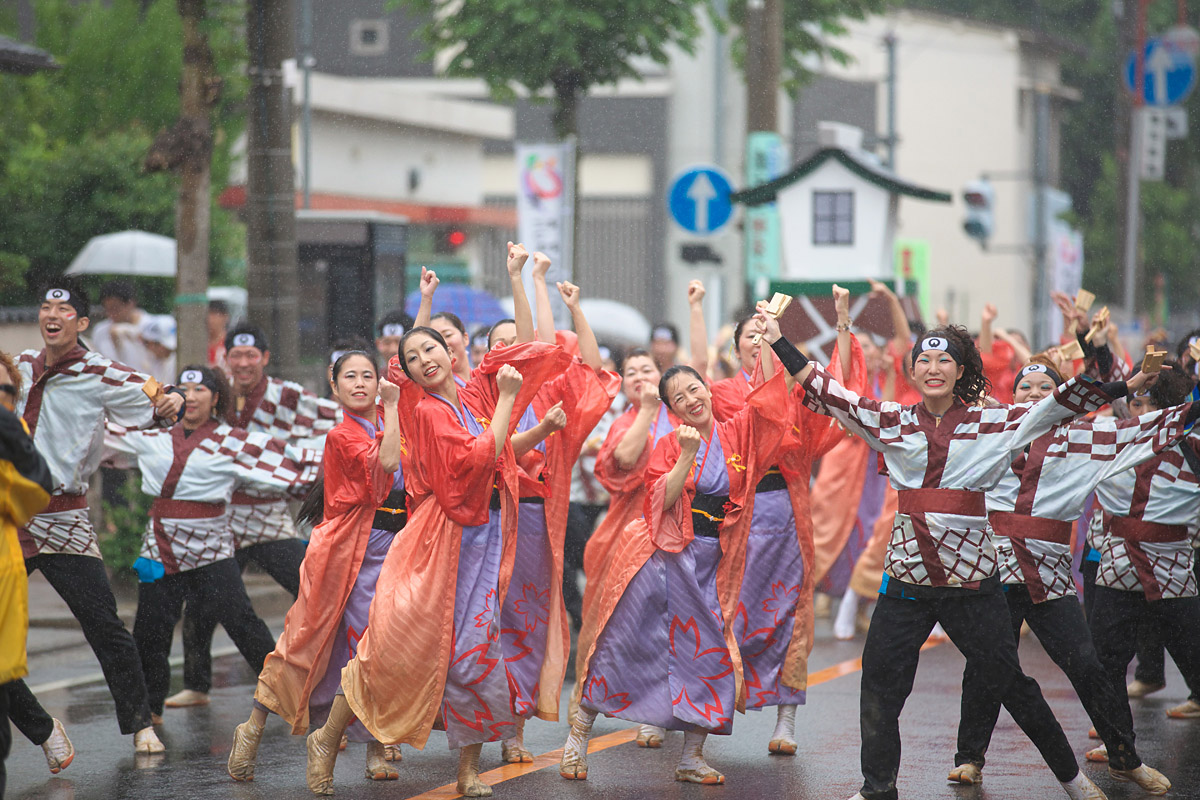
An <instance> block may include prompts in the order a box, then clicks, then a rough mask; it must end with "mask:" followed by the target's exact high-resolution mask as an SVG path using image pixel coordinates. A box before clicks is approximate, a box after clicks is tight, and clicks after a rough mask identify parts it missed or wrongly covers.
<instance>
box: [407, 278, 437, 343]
mask: <svg viewBox="0 0 1200 800" xmlns="http://www.w3.org/2000/svg"><path fill="white" fill-rule="evenodd" d="M438 283H440V281H438V276H437V273H436V272H434V271H433V270H431V269H425V267H421V305H420V307H419V308H418V309H417V318H416V319H415V320H413V325H415V326H416V327H418V328H428V327H429V321H430V319H431V318H432V317H433V294H434V292H436V291H437V287H438Z"/></svg>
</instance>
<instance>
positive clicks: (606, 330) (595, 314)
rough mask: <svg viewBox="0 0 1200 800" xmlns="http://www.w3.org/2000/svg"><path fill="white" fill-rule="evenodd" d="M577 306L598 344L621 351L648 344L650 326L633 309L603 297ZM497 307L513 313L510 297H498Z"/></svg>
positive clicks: (582, 301) (583, 301)
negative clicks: (606, 344) (615, 347)
mask: <svg viewBox="0 0 1200 800" xmlns="http://www.w3.org/2000/svg"><path fill="white" fill-rule="evenodd" d="M579 305H580V307H581V308H582V309H583V313H584V314H585V315H586V316H587V318H588V324H589V325H591V326H592V332H593V333H594V334H596V338H597V339H598V340H599V341H601V342H605V343H609V344H615V345H622V346H625V347H629V346H636V347H644V346H645V345H646V343H647V342H649V341H650V323H649V322H647V321H646V318H645V317H644V316H642V312H640V311H638V310H637V309H636V308H634V307H633V306H631V305H628V304H627V303H622V302H619V301H617V300H609V299H607V298H604V297H585V298H583V299H582V300H580V301H579ZM500 306H501V308H503V309H504V313H506V314H512V313H513V299H512V298H511V297H501V298H500Z"/></svg>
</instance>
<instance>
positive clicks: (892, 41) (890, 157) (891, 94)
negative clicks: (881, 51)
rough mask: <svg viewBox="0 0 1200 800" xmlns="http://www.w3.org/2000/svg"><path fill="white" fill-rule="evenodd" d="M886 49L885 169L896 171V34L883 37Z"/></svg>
mask: <svg viewBox="0 0 1200 800" xmlns="http://www.w3.org/2000/svg"><path fill="white" fill-rule="evenodd" d="M883 46H884V47H885V48H887V142H886V144H887V165H886V166H887V168H888V169H890V170H891V171H892V172H895V171H896V33H895V32H894V31H888V32H887V35H886V36H884V37H883Z"/></svg>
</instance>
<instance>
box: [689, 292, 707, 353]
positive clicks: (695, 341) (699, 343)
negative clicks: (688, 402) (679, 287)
mask: <svg viewBox="0 0 1200 800" xmlns="http://www.w3.org/2000/svg"><path fill="white" fill-rule="evenodd" d="M687 297H688V348H689V349H690V350H691V351H692V369H694V370H696V372H699V373H700V374H701V375H705V376H707V375H708V326H706V325H705V324H704V284H703V283H701V282H700V281H697V280H691V281H688V288H687Z"/></svg>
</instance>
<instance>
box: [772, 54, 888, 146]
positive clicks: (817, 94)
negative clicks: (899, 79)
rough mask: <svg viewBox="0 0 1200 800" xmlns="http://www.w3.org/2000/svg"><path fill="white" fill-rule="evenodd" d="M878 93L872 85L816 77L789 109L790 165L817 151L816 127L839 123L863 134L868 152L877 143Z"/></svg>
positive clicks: (878, 89)
mask: <svg viewBox="0 0 1200 800" xmlns="http://www.w3.org/2000/svg"><path fill="white" fill-rule="evenodd" d="M878 91H881V89H880V87H879V84H877V83H875V82H873V81H845V80H840V79H838V78H830V77H828V76H824V75H818V76H816V77H815V78H813V79H812V81H811V82H810V83H808V84H807V85H806V86H805V87H804V88H803V89H802V90H801V92H800V97H799V98H798V99H797V100H796V102H795V103H794V104H793V106H792V163H793V164H797V163H799V162H801V161H803V160H805V159H806V158H808V157H809V156H811V155H812V154H813V153H815V152H816V151H817V150H819V149H820V147H819V145H818V144H817V123H819V122H841V123H843V124H845V125H854V126H855V127H858V128H862V130H863V134H864V135H863V148H864V149H866V150H871V149H873V148H874V147H875V145H876V144H877V143H878V141H879V136H880V135H883V134H885V133H886V132H885V131H880V130H879V128H878V127H877V126H878V125H879V122H880V121H879V120H877V119H876V118H877V116H878V107H879V106H878V100H877V98H876V92H878Z"/></svg>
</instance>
